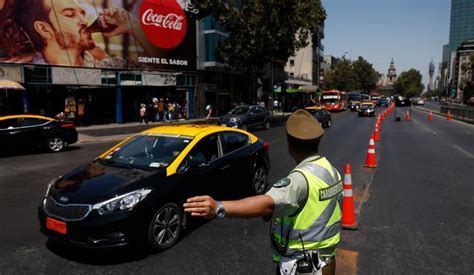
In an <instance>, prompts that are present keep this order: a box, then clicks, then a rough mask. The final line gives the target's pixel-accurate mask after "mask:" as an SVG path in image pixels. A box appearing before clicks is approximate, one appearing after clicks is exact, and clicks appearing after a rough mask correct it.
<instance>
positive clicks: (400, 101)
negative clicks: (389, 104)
mask: <svg viewBox="0 0 474 275" xmlns="http://www.w3.org/2000/svg"><path fill="white" fill-rule="evenodd" d="M410 105H411V101H410V99H408V98H405V97H403V96H396V97H395V107H408V106H410Z"/></svg>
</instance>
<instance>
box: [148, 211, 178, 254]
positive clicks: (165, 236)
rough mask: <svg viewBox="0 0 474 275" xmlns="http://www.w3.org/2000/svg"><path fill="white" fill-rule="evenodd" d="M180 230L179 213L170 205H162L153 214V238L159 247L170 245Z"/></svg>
mask: <svg viewBox="0 0 474 275" xmlns="http://www.w3.org/2000/svg"><path fill="white" fill-rule="evenodd" d="M180 230H181V215H180V213H179V211H178V210H177V209H176V208H175V207H172V206H171V205H170V206H167V207H164V208H162V209H161V210H160V212H159V213H158V214H157V215H156V216H155V220H154V224H153V238H154V240H155V242H156V244H157V246H159V247H167V246H170V245H172V244H173V243H174V242H176V240H177V239H178V237H179V233H180Z"/></svg>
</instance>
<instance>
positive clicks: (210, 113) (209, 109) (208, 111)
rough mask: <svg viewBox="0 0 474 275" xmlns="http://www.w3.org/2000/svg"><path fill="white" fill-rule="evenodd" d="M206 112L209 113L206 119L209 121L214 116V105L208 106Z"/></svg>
mask: <svg viewBox="0 0 474 275" xmlns="http://www.w3.org/2000/svg"><path fill="white" fill-rule="evenodd" d="M206 111H207V116H206V119H207V120H209V119H210V118H211V115H212V105H211V104H207V106H206Z"/></svg>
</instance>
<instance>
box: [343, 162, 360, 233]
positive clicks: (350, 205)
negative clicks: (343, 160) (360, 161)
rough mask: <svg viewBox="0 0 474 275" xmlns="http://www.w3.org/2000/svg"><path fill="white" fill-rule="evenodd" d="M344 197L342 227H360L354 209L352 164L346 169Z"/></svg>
mask: <svg viewBox="0 0 474 275" xmlns="http://www.w3.org/2000/svg"><path fill="white" fill-rule="evenodd" d="M343 194H344V199H343V202H342V228H344V229H352V230H355V229H357V228H358V227H359V225H358V224H357V222H356V217H355V211H354V198H353V195H352V176H351V165H350V164H346V166H345V169H344V193H343Z"/></svg>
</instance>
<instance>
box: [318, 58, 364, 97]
mask: <svg viewBox="0 0 474 275" xmlns="http://www.w3.org/2000/svg"><path fill="white" fill-rule="evenodd" d="M324 82H325V83H326V84H325V89H327V90H330V89H336V90H340V91H352V90H354V89H355V87H356V85H357V82H356V74H355V72H354V69H353V66H352V62H351V61H350V60H349V59H346V58H342V59H338V60H336V62H335V63H334V65H333V67H332V68H331V71H329V72H327V73H326V75H325V76H324Z"/></svg>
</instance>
